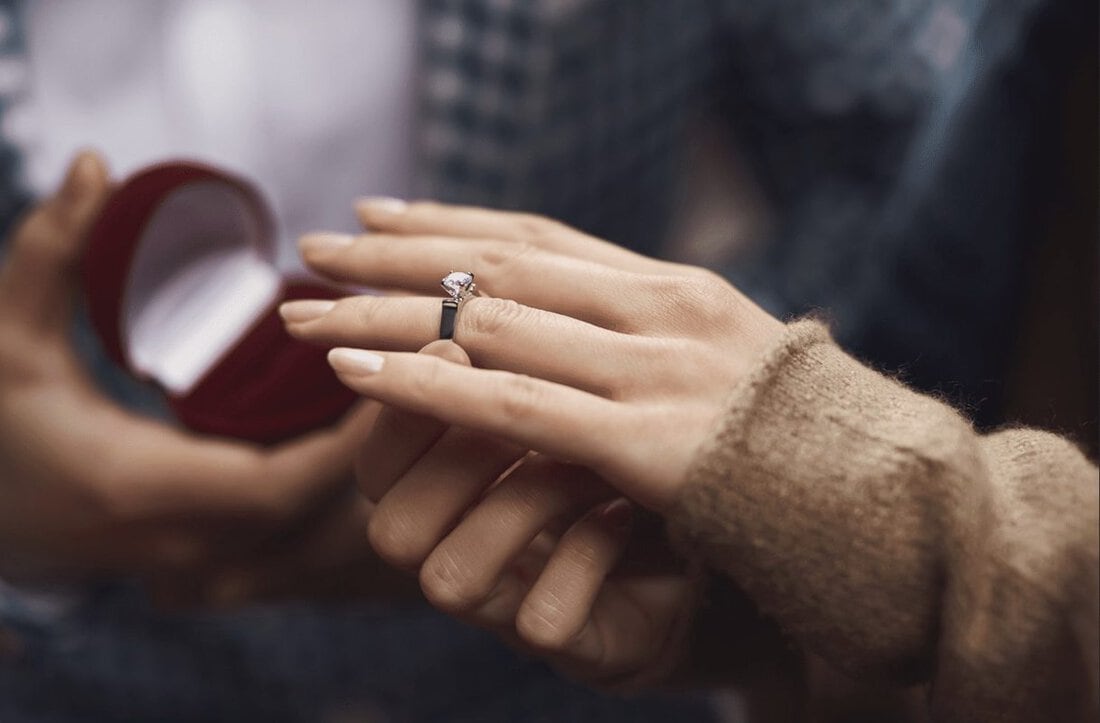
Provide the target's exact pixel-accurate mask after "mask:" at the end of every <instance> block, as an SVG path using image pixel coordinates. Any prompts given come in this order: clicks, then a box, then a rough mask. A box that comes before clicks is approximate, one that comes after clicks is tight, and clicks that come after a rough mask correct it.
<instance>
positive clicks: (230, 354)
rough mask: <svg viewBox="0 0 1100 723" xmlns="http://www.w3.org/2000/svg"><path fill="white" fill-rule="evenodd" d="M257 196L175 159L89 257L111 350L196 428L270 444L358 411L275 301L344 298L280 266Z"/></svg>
mask: <svg viewBox="0 0 1100 723" xmlns="http://www.w3.org/2000/svg"><path fill="white" fill-rule="evenodd" d="M274 228H275V224H274V221H273V218H272V214H271V211H270V209H269V208H268V206H267V204H266V203H265V202H264V200H263V198H262V197H261V195H260V193H259V192H258V190H257V189H256V188H255V187H254V186H252V185H251V184H249V183H248V182H246V181H244V180H243V179H240V178H237V177H234V176H232V175H230V174H228V173H225V172H223V171H221V170H218V169H215V168H212V167H209V166H204V165H201V164H196V163H190V162H170V163H164V164H159V165H156V166H153V167H150V168H148V169H146V170H143V171H140V172H138V173H137V174H135V175H134V176H131V177H130V178H129V179H128V180H127V181H125V182H124V183H123V184H122V185H121V186H120V187H119V188H118V189H117V190H116V191H115V192H114V193H113V194H112V196H111V197H110V199H108V201H107V202H106V204H105V205H104V207H103V209H102V211H101V213H100V215H99V217H98V218H97V219H96V221H95V223H94V224H93V226H92V228H91V230H90V232H89V238H88V244H87V255H86V257H85V263H84V270H83V276H84V289H85V293H86V297H87V305H88V312H89V316H90V318H91V322H92V326H93V328H94V329H95V331H96V333H97V334H98V335H99V338H100V340H101V341H102V342H103V345H104V347H105V349H106V351H107V353H108V354H109V355H110V356H111V358H112V359H113V360H114V361H115V362H116V363H117V364H119V365H120V366H122V367H124V368H126V369H128V370H129V371H130V372H131V373H132V374H133V375H134V376H136V377H138V378H141V379H144V380H151V381H153V382H155V383H156V384H157V385H159V386H160V387H161V389H163V390H164V392H165V394H166V396H167V398H168V403H169V405H170V406H171V408H172V409H173V411H174V412H175V414H176V415H177V417H178V418H179V420H180V421H181V422H182V423H183V424H184V425H186V426H187V427H189V428H190V429H192V430H195V431H197V432H203V433H208V434H214V435H220V436H228V437H236V438H239V439H245V440H251V441H255V442H260V443H264V444H270V443H274V442H278V441H281V440H285V439H288V438H290V437H294V436H297V435H299V434H302V433H305V432H308V431H310V430H313V429H318V428H321V427H324V426H326V425H328V424H330V423H332V422H334V421H336V420H337V419H339V418H340V417H341V416H342V415H343V414H344V412H346V411H347V410H348V408H349V407H350V406H351V404H352V403H353V402H354V400H355V398H356V397H355V395H354V393H353V392H351V391H350V390H348V389H347V388H346V387H344V386H343V385H342V384H340V383H339V382H338V381H337V380H336V377H335V375H334V374H333V373H332V370H331V368H330V367H329V365H328V364H327V363H326V361H325V355H324V349H322V348H319V347H313V346H310V345H307V344H305V343H303V342H300V341H297V340H294V339H292V338H291V337H290V336H289V335H288V334H287V333H286V332H285V331H284V329H283V324H282V321H281V320H280V318H279V316H278V314H277V312H276V309H277V307H278V305H279V304H280V303H282V302H283V301H288V300H292V299H297V298H310V299H316V298H337V297H339V296H341V295H342V294H341V293H340V292H339V291H338V290H336V289H333V288H331V287H325V286H323V285H321V284H318V283H316V282H311V281H309V280H305V279H293V278H284V277H283V274H282V273H281V272H280V270H279V269H278V267H277V266H276V252H277V244H276V239H275V238H273V235H274Z"/></svg>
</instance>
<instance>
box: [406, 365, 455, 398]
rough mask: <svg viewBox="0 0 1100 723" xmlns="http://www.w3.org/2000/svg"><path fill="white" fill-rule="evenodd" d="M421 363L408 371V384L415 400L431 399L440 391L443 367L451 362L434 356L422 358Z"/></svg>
mask: <svg viewBox="0 0 1100 723" xmlns="http://www.w3.org/2000/svg"><path fill="white" fill-rule="evenodd" d="M420 361H421V362H422V363H420V364H417V365H416V366H414V367H412V368H410V369H409V370H408V372H407V374H406V383H407V384H408V385H409V392H410V394H411V397H412V398H413V399H431V398H432V397H433V396H435V394H436V392H437V391H438V390H439V386H440V375H441V374H442V373H443V365H444V364H446V363H449V362H444V361H442V360H441V359H439V357H434V356H422V358H421V360H420Z"/></svg>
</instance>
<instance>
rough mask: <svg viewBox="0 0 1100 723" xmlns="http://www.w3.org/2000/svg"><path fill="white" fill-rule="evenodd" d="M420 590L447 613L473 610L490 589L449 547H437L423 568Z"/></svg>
mask: <svg viewBox="0 0 1100 723" xmlns="http://www.w3.org/2000/svg"><path fill="white" fill-rule="evenodd" d="M420 589H421V590H422V591H423V592H424V597H426V598H427V599H428V602H430V603H431V604H432V605H434V606H435V607H437V608H439V609H440V610H442V611H444V612H447V613H462V612H466V611H468V610H471V609H473V608H475V607H477V606H478V605H479V604H480V603H481V601H482V600H484V599H485V598H486V597H487V596H488V594H489V592H490V591H489V590H486V589H484V588H483V586H482V585H480V584H478V583H477V582H476V580H475V575H474V574H473V570H471V568H470V566H469V564H468V563H467V562H466V561H465V560H464V559H462V558H461V557H459V556H457V555H455V554H453V553H452V552H451V551H450V550H448V549H446V548H438V549H436V550H435V551H434V552H433V553H432V554H431V555H430V556H429V557H428V559H427V561H425V562H424V565H423V566H422V567H421V568H420Z"/></svg>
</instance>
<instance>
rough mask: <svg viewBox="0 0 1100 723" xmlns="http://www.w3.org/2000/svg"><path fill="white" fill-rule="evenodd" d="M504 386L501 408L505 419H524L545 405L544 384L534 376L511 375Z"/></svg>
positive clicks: (501, 395)
mask: <svg viewBox="0 0 1100 723" xmlns="http://www.w3.org/2000/svg"><path fill="white" fill-rule="evenodd" d="M502 386H503V389H502V390H501V394H500V410H501V413H502V414H503V415H504V418H505V420H514V421H519V420H524V419H527V418H529V417H530V416H531V415H532V414H537V413H538V411H539V410H540V409H542V408H544V407H545V404H544V402H545V399H544V393H543V389H542V386H541V385H540V383H539V382H538V381H537V380H536V379H534V378H533V377H529V376H527V375H525V374H515V375H511V376H509V377H508V378H507V381H505V382H504V384H503V385H502Z"/></svg>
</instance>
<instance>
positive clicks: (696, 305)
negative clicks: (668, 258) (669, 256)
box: [663, 272, 729, 326]
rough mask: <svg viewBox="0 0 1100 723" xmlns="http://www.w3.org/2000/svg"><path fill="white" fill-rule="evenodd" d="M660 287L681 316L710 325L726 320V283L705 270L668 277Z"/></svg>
mask: <svg viewBox="0 0 1100 723" xmlns="http://www.w3.org/2000/svg"><path fill="white" fill-rule="evenodd" d="M666 284H667V286H666V288H665V289H664V290H663V291H664V292H665V294H667V298H668V299H669V300H670V301H671V304H670V308H671V309H674V310H677V311H678V312H679V315H680V316H681V318H692V319H696V320H699V321H702V322H703V323H704V324H706V325H708V326H710V325H713V324H720V325H725V324H727V323H728V315H729V312H728V305H727V304H726V303H724V302H725V300H726V298H727V297H728V294H729V285H728V284H727V283H726V282H725V281H724V280H723V279H722V278H721V277H720V276H718V275H717V274H713V273H710V272H707V273H705V274H699V275H695V276H679V277H671V278H669V279H668V280H667V282H666Z"/></svg>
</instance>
